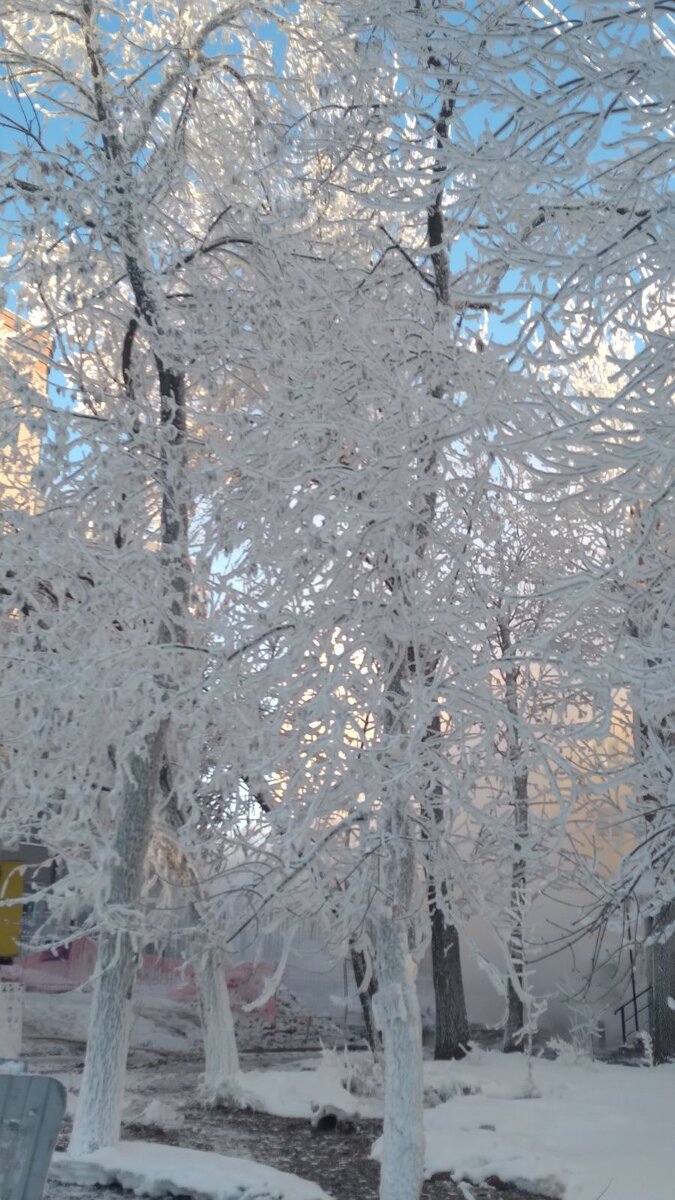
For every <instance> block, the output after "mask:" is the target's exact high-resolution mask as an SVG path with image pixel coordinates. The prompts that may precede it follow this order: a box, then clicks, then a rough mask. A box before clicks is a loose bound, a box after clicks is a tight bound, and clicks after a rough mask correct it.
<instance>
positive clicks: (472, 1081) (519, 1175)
mask: <svg viewBox="0 0 675 1200" xmlns="http://www.w3.org/2000/svg"><path fill="white" fill-rule="evenodd" d="M424 1074H425V1081H426V1083H427V1084H428V1085H429V1086H431V1087H433V1088H436V1089H437V1090H438V1091H439V1092H440V1093H441V1094H443V1092H444V1091H445V1094H446V1095H448V1094H449V1095H451V1099H449V1100H447V1101H446V1102H445V1103H442V1104H439V1105H438V1106H437V1107H435V1108H432V1109H429V1110H427V1112H426V1113H425V1121H424V1124H425V1132H426V1155H425V1175H426V1176H427V1178H430V1177H431V1176H432V1175H437V1174H439V1173H441V1172H449V1173H450V1174H451V1175H452V1176H453V1177H454V1178H455V1179H465V1180H468V1181H469V1182H470V1183H477V1184H478V1183H483V1182H485V1180H487V1179H489V1178H490V1177H491V1176H497V1177H498V1178H499V1179H501V1180H503V1181H504V1182H506V1183H510V1184H513V1185H514V1186H516V1187H518V1188H520V1189H522V1190H523V1191H532V1192H536V1193H539V1194H540V1195H542V1196H549V1197H551V1198H552V1200H599V1198H600V1197H602V1200H671V1197H672V1196H673V1180H674V1179H675V1139H673V1135H672V1129H673V1099H674V1097H675V1064H672V1065H669V1066H661V1067H658V1068H654V1069H649V1068H639V1067H635V1068H629V1067H622V1066H609V1065H606V1064H600V1063H591V1062H589V1061H586V1062H584V1063H579V1064H576V1065H572V1064H570V1063H564V1062H560V1061H558V1062H551V1061H548V1060H545V1059H535V1060H534V1062H533V1083H534V1088H535V1091H536V1092H537V1093H539V1095H534V1096H532V1095H531V1091H532V1089H531V1088H530V1084H529V1080H528V1074H527V1064H526V1062H525V1061H524V1059H523V1057H522V1056H521V1055H516V1054H514V1055H503V1054H500V1053H498V1052H494V1051H479V1050H475V1051H473V1052H472V1053H471V1054H470V1055H469V1056H468V1058H466V1059H465V1060H463V1061H462V1062H460V1063H430V1062H428V1063H425V1072H424ZM528 1094H529V1098H528ZM379 1146H380V1142H379V1141H378V1142H376V1143H375V1147H374V1150H373V1153H374V1156H375V1157H376V1158H377V1157H378V1156H379V1155H378V1147H379Z"/></svg>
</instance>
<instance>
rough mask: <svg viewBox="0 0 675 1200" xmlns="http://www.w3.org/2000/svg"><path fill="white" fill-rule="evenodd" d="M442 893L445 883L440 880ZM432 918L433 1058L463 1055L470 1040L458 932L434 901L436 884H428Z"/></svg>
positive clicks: (456, 1057)
mask: <svg viewBox="0 0 675 1200" xmlns="http://www.w3.org/2000/svg"><path fill="white" fill-rule="evenodd" d="M441 890H442V893H443V894H444V893H445V885H444V884H441ZM427 895H428V903H429V915H430V918H431V969H432V975H433V981H434V998H435V1001H436V1024H435V1037H434V1058H436V1059H439V1060H442V1059H452V1058H454V1059H459V1058H464V1056H465V1054H466V1051H467V1047H468V1044H469V1021H468V1017H467V1014H466V1000H465V997H464V980H463V978H462V963H461V959H460V954H459V936H458V933H457V930H456V929H455V926H454V925H453V924H452V923H451V922H450V921H448V919H447V917H446V916H445V913H444V912H443V909H442V908H441V907H439V906H438V905H437V903H436V885H435V884H434V882H433V880H431V881H430V882H429V886H428V891H427Z"/></svg>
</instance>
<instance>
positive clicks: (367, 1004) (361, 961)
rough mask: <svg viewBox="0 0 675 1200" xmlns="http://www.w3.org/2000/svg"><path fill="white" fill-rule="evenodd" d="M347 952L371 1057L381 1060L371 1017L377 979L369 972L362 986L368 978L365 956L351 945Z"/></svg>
mask: <svg viewBox="0 0 675 1200" xmlns="http://www.w3.org/2000/svg"><path fill="white" fill-rule="evenodd" d="M349 952H350V956H351V960H352V970H353V972H354V982H355V983H356V987H357V990H358V994H359V1001H360V1004H361V1012H362V1014H363V1024H364V1025H365V1029H366V1038H367V1040H368V1045H369V1046H370V1049H371V1051H372V1053H373V1057H374V1058H375V1059H381V1057H382V1042H381V1040H380V1035H379V1033H378V1031H377V1025H376V1024H375V1018H374V1016H373V1003H374V1000H375V996H376V994H377V979H376V977H375V972H374V970H371V972H370V979H369V980H368V983H367V984H365V986H364V983H365V980H366V978H367V976H368V964H367V962H366V956H365V954H364V953H363V951H362V950H357V949H356V947H355V946H353V945H351V946H350V950H349Z"/></svg>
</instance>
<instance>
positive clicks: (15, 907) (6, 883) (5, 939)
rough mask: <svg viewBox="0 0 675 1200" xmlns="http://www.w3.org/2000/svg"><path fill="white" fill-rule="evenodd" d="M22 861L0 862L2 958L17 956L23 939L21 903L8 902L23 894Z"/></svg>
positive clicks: (0, 953) (0, 952) (0, 950)
mask: <svg viewBox="0 0 675 1200" xmlns="http://www.w3.org/2000/svg"><path fill="white" fill-rule="evenodd" d="M21 866H22V864H21V863H18V862H0V958H16V956H17V954H18V953H19V942H20V940H21V909H22V907H23V906H22V905H21V904H7V903H6V901H7V900H20V899H21V897H22V896H23V871H22V870H21Z"/></svg>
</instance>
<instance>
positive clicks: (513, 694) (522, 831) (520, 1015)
mask: <svg viewBox="0 0 675 1200" xmlns="http://www.w3.org/2000/svg"><path fill="white" fill-rule="evenodd" d="M498 634H499V644H500V647H501V652H502V655H504V657H508V655H509V653H510V651H511V649H512V641H511V629H510V627H509V622H508V617H500V618H499V621H498ZM502 678H503V680H504V688H505V694H506V709H507V713H508V720H507V726H506V751H507V755H508V759H509V763H510V765H511V771H512V786H513V799H512V804H513V824H514V829H513V832H514V840H513V866H512V868H511V904H510V908H511V919H512V925H511V934H510V937H509V943H508V954H509V960H510V964H511V966H512V968H513V971H514V973H515V976H516V980H517V985H518V986H517V987H516V986H514V983H513V980H512V978H511V977H510V976H509V980H508V984H507V1013H506V1027H505V1029H504V1044H503V1049H504V1051H505V1052H506V1053H510V1052H511V1051H514V1050H522V1049H523V1048H524V1041H523V1038H522V1036H520V1035H521V1033H522V1030H523V1026H524V1024H525V1011H524V1005H523V999H522V991H523V981H524V974H525V950H524V945H523V909H524V906H525V889H526V886H527V863H526V861H525V856H524V850H525V845H526V842H527V837H528V834H529V809H528V790H527V789H528V768H527V763H526V762H525V756H524V753H523V744H522V741H521V737H520V731H519V728H518V715H519V714H518V679H519V670H518V667H517V666H515V665H514V664H513V663H511V664H510V665H508V666H507V667H505V668H504V669H502Z"/></svg>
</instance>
